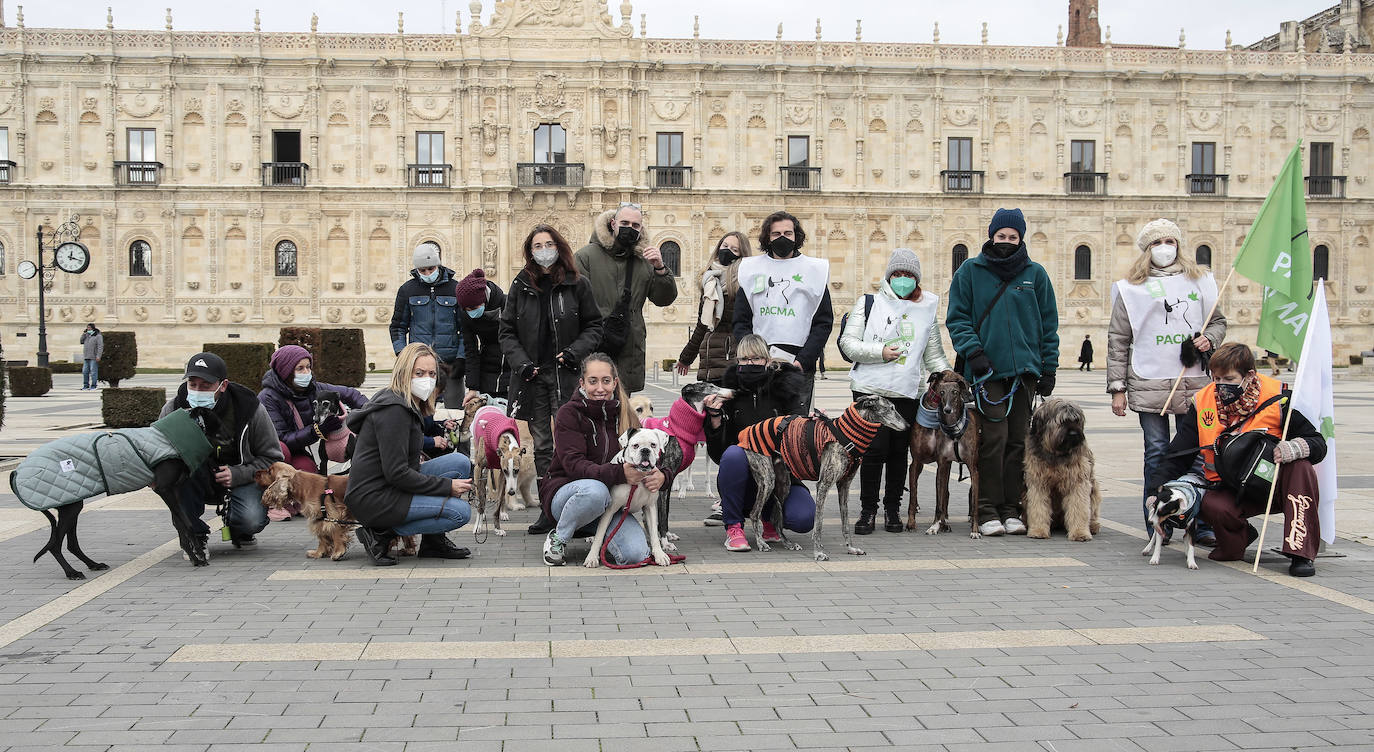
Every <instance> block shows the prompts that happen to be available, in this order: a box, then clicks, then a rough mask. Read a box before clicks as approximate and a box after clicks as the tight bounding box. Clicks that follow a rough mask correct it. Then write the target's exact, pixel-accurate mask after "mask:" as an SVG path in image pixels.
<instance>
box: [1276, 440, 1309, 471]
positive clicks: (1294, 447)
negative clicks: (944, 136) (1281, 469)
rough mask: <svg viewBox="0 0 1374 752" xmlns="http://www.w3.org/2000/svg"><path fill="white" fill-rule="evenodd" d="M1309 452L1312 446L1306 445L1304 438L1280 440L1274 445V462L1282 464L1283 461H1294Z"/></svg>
mask: <svg viewBox="0 0 1374 752" xmlns="http://www.w3.org/2000/svg"><path fill="white" fill-rule="evenodd" d="M1311 453H1312V448H1311V447H1309V446H1307V441H1306V440H1304V439H1289V440H1288V441H1280V442H1279V443H1277V444H1275V445H1274V463H1275V464H1279V465H1282V464H1283V463H1285V462H1295V461H1297V460H1300V459H1303V458H1304V457H1307V456H1308V455H1310V454H1311Z"/></svg>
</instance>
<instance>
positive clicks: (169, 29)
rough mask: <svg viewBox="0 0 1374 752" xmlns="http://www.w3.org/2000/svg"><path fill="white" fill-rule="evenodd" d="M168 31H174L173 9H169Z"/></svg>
mask: <svg viewBox="0 0 1374 752" xmlns="http://www.w3.org/2000/svg"><path fill="white" fill-rule="evenodd" d="M167 30H168V31H171V30H172V9H171V8H168V9H167Z"/></svg>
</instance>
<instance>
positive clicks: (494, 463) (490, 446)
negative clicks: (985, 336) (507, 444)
mask: <svg viewBox="0 0 1374 752" xmlns="http://www.w3.org/2000/svg"><path fill="white" fill-rule="evenodd" d="M503 433H509V434H510V435H512V436H514V437H515V443H517V444H519V443H520V429H519V428H518V427H517V426H516V425H515V418H512V417H510V416H508V415H506V413H505V411H503V410H502V409H501V408H499V407H496V406H494V405H487V406H486V407H483V408H481V409H479V410H478V411H477V414H476V415H474V416H472V436H473V438H477V437H479V436H480V437H481V438H482V445H483V447H485V448H486V453H487V467H500V466H501V457H500V455H499V454H497V450H498V449H500V448H501V434H503Z"/></svg>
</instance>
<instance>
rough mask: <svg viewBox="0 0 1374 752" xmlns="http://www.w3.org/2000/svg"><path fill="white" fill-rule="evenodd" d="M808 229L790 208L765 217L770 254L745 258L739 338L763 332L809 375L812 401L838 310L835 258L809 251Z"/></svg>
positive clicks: (763, 238) (778, 352)
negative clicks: (833, 299)
mask: <svg viewBox="0 0 1374 752" xmlns="http://www.w3.org/2000/svg"><path fill="white" fill-rule="evenodd" d="M805 244H806V231H805V230H803V229H802V226H801V222H800V221H798V220H797V218H796V217H794V216H792V215H791V214H788V213H787V212H785V211H778V212H773V213H772V214H770V215H768V218H767V219H765V220H763V227H762V228H761V229H760V230H759V246H760V247H761V248H763V249H764V251H766V252H767V255H766V256H751V257H749V258H747V259H743V260H741V261H739V262H738V263H739V267H740V268H739V286H740V293H741V294H740V295H737V296H736V297H735V323H734V329H735V339H736V340H740V339H743V338H744V336H745V335H747V334H757V335H759V336H761V337H763V339H764V341H765V342H767V343H768V345H769V347H771V348H772V350H773V356H774V357H776V358H779V359H783V360H791V361H792V363H793V364H794V365H796V366H798V367H800V368H801V369H802V371H804V372H805V374H806V392H805V395H804V403H805V404H806V405H807V406H808V407H809V406H810V404H811V391H812V383H811V382H812V379H813V378H814V377H815V374H816V361H817V360H818V359H819V358H820V355H821V350H822V349H823V348H824V347H825V343H826V341H827V340H829V339H830V331H831V329H832V328H833V327H834V325H835V315H834V312H833V311H832V310H831V307H830V284H829V283H830V262H829V261H826V260H825V259H818V258H812V257H810V256H803V255H802V254H801V253H800V250H801V248H802V246H804V245H805Z"/></svg>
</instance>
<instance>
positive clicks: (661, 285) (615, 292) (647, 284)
mask: <svg viewBox="0 0 1374 752" xmlns="http://www.w3.org/2000/svg"><path fill="white" fill-rule="evenodd" d="M648 234H649V233H648V229H647V228H646V227H645V226H644V213H643V211H642V210H641V209H640V206H639V204H628V203H626V204H621V205H620V207H619V208H617V209H612V210H610V211H607V212H603V213H602V214H601V216H599V217H597V218H596V227H595V229H594V230H593V231H592V237H591V239H590V240H588V241H587V244H586V245H585V246H583V247H582V248H581V249H580V250H578V251H577V253H575V254H574V255H573V260H574V261H575V262H576V264H577V271H578V273H579V274H583V275H586V277H587V281H588V282H590V283H591V286H592V297H594V298H595V299H596V306H597V308H599V309H600V310H601V315H602V316H603V317H606V318H605V319H604V320H603V322H602V328H603V330H609V329H610V328H612V326H611V324H610V320H611V318H612V317H617V318H618V320H620V321H623V326H622V329H621V331H622V332H623V334H624V339H623V344H621V345H620V346H619V348H618V349H617V348H616V347H615V346H613V343H612V342H609V341H608V342H604V343H603V347H602V349H603V351H606V353H607V354H608V355H610V356H612V357H614V358H615V361H616V367H617V368H618V369H619V371H620V383H621V384H622V385H624V387H625V391H627V392H630V393H634V392H638V391H640V390H642V389H643V388H644V359H645V350H646V346H645V340H646V338H647V336H648V328H647V326H646V325H645V323H644V301H645V300H648V301H650V302H652V303H653V304H654V305H656V306H660V307H662V306H667V305H670V304H672V302H673V301H674V300H676V299H677V280H676V279H674V278H673V275H672V273H671V272H670V271H669V270H668V267H667V266H665V265H664V263H663V254H661V253H660V252H659V250H658V248H657V247H656V246H652V245H649V242H648ZM627 296H628V297H627ZM610 350H616V352H610ZM578 365H579V364H578V363H569V365H568V367H569V368H572V369H573V370H574V371H576V369H577V367H578Z"/></svg>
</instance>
